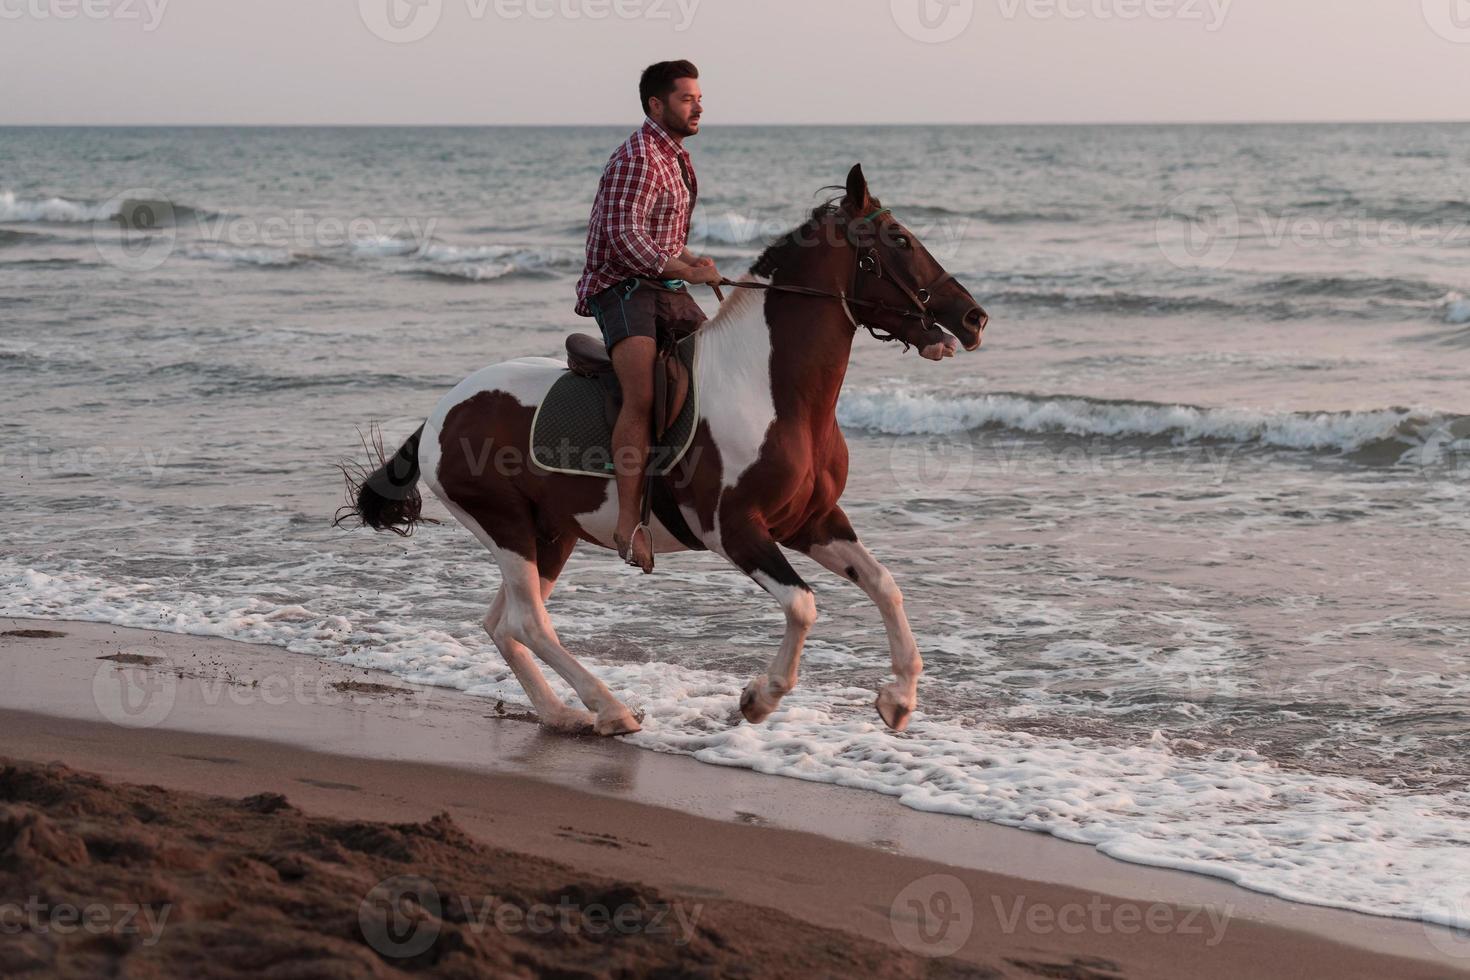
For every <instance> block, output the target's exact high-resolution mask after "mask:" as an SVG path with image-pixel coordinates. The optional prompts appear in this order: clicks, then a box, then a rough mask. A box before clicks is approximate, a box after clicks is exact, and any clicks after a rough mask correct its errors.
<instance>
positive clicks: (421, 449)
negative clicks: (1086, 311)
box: [346, 167, 987, 735]
mask: <svg viewBox="0 0 1470 980" xmlns="http://www.w3.org/2000/svg"><path fill="white" fill-rule="evenodd" d="M736 285H737V287H738V288H736V289H735V291H734V294H733V295H732V296H731V297H730V298H729V299H728V300H726V301H725V302H724V303H722V304H721V306H720V308H719V311H718V312H717V313H716V315H715V316H714V317H713V318H712V319H710V320H709V321H707V322H706V323H705V324H704V326H703V327H701V329H700V334H699V350H698V355H697V358H696V363H695V376H696V378H695V384H696V390H697V392H698V398H699V407H700V420H699V425H698V428H697V430H696V432H695V436H694V442H693V443H692V444H691V446H690V449H689V451H688V452H687V453H686V455H685V456H684V458H683V460H681V461H680V463H679V464H677V466H676V468H675V470H674V471H673V472H672V473H671V474H670V476H669V477H668V478H667V479H666V484H665V486H666V487H667V490H666V492H667V493H668V494H671V497H672V503H673V504H674V505H677V515H678V517H680V518H682V522H680V521H677V520H671V521H669V522H667V523H666V522H663V521H657V520H655V521H654V522H653V524H652V528H653V535H654V544H655V549H656V550H657V551H658V552H661V553H662V552H672V551H684V550H689V549H690V548H691V547H692V548H700V547H703V548H705V549H708V550H710V551H713V552H715V553H716V554H719V555H721V556H723V557H724V558H725V559H727V560H728V561H730V562H731V563H732V564H734V565H735V566H736V567H738V568H739V569H740V570H741V571H743V572H745V573H746V574H747V575H749V576H750V577H751V578H752V579H754V580H755V581H756V583H758V584H759V585H760V586H761V588H763V589H765V590H766V591H767V592H769V593H770V594H771V595H772V596H773V597H775V599H776V601H778V602H779V603H781V607H782V609H783V610H784V611H785V614H786V631H785V635H784V636H783V637H782V640H781V647H780V650H779V651H778V652H777V654H776V656H775V658H774V659H773V660H772V661H771V663H770V666H769V667H768V668H767V670H766V672H765V673H763V674H761V675H759V676H758V677H756V678H755V679H754V680H752V681H751V682H750V683H749V685H747V686H746V688H745V691H744V693H743V694H742V696H741V698H740V710H741V712H742V713H743V714H744V716H745V717H746V719H748V720H749V721H751V722H760V721H763V720H764V719H765V718H766V717H767V716H768V715H770V714H771V712H773V711H774V710H775V709H776V707H777V705H778V704H779V703H780V701H781V698H782V696H784V695H785V694H786V693H787V692H788V691H790V690H791V689H792V688H793V687H794V686H795V685H796V677H797V665H798V662H799V660H800V658H801V650H802V645H803V643H804V642H805V640H806V636H807V634H808V632H810V630H811V629H812V625H813V623H814V622H815V621H816V617H817V610H816V603H815V602H814V600H813V598H812V592H811V589H810V588H809V587H808V586H807V584H806V583H805V582H804V581H802V579H801V576H799V575H798V574H797V573H796V571H795V570H794V569H792V567H791V565H790V564H789V563H788V562H787V560H786V557H785V555H783V554H782V551H781V549H782V547H786V548H791V549H793V550H795V551H800V552H802V553H804V554H806V555H809V556H811V557H812V558H813V559H815V560H816V561H817V562H818V563H819V564H821V565H823V566H824V567H826V568H828V569H830V570H831V571H833V572H835V573H836V574H838V575H841V576H843V577H844V578H847V579H850V580H851V581H853V582H854V583H856V584H857V585H858V586H859V587H860V588H861V589H863V591H864V592H866V593H867V594H868V596H869V597H870V598H871V599H872V600H873V602H874V603H876V604H877V606H878V609H879V611H880V612H881V613H882V616H883V622H884V625H885V628H886V630H887V634H888V645H889V651H890V654H891V656H892V661H893V673H894V680H893V681H891V682H890V683H888V684H885V685H884V686H883V687H882V689H881V690H880V691H879V694H878V699H877V710H878V713H879V715H880V716H881V717H882V719H883V721H884V723H885V724H887V725H888V727H889V728H891V729H894V730H896V731H902V730H903V729H904V727H905V726H906V725H907V724H908V720H909V717H910V715H911V713H912V712H913V710H914V703H915V697H916V690H917V685H918V679H919V672H920V670H921V669H922V667H923V661H922V660H921V659H920V657H919V649H918V646H917V644H916V643H915V642H914V637H913V633H912V632H911V631H910V629H909V624H908V619H907V617H906V616H905V615H904V609H903V597H902V595H901V594H900V592H899V589H898V586H897V585H895V584H894V581H893V577H892V576H891V575H889V573H888V570H887V569H885V568H884V567H883V566H882V565H881V564H879V563H878V561H877V559H875V558H874V557H873V556H872V554H870V553H869V552H868V549H867V548H865V547H863V545H862V544H861V542H859V541H858V536H857V534H856V532H854V531H853V528H852V525H851V524H850V523H849V522H848V519H847V515H846V514H844V513H843V512H842V508H841V507H839V506H838V503H837V501H838V498H840V497H841V496H842V490H843V487H844V485H845V484H846V482H847V444H846V443H845V441H844V440H843V438H842V432H841V430H840V429H839V428H838V426H837V418H836V413H837V396H838V393H839V391H840V390H841V388H842V381H843V377H844V375H845V374H846V371H847V362H848V356H849V354H850V352H851V348H852V341H853V337H854V336H855V335H856V333H857V328H858V326H859V325H861V326H863V327H866V328H868V329H869V330H870V331H879V330H881V331H883V332H885V333H887V334H889V335H890V336H891V338H893V339H898V340H901V341H903V342H904V343H905V345H913V346H915V347H917V348H918V349H919V351H920V352H921V353H922V354H923V355H924V356H925V357H928V358H931V359H933V360H941V359H943V358H944V357H948V356H951V355H953V354H954V352H955V347H956V338H958V340H959V341H960V342H962V343H963V344H964V346H965V348H966V349H967V350H974V349H975V348H977V347H979V346H980V340H981V336H982V332H983V331H984V328H985V324H986V321H987V318H986V315H985V312H984V311H983V310H982V309H981V308H980V307H979V305H977V304H976V302H975V301H974V299H972V298H971V297H970V294H969V293H968V292H966V291H965V289H964V288H963V287H961V286H960V285H959V284H958V283H957V282H955V281H954V279H953V278H951V277H950V276H949V275H948V274H947V273H946V272H945V271H944V270H943V269H942V268H940V266H939V264H938V263H937V262H936V261H935V260H934V258H933V257H932V256H931V255H930V254H929V252H928V251H927V250H926V249H925V248H924V247H923V246H922V245H920V244H919V242H918V241H917V240H916V239H915V238H914V236H913V235H912V234H911V233H910V232H909V231H907V230H906V229H904V228H903V226H902V225H900V224H899V223H898V222H897V221H896V220H895V219H894V218H893V216H892V215H891V214H888V213H887V211H886V209H881V208H880V207H879V205H878V202H877V201H876V200H875V199H873V198H872V197H870V196H869V194H868V187H867V183H866V181H865V180H864V179H863V174H862V170H861V168H860V167H853V168H852V171H851V172H850V173H849V174H848V178H847V185H846V194H845V196H844V197H843V198H842V199H841V201H840V203H836V204H829V205H826V206H824V207H820V208H818V209H816V210H815V211H814V212H813V213H812V217H811V219H810V220H809V221H807V222H806V223H805V224H804V225H802V226H801V227H800V228H798V229H796V230H795V231H793V232H792V233H791V234H789V235H787V236H786V237H785V238H783V239H781V240H779V241H777V242H775V243H774V244H772V245H771V246H770V247H769V248H768V249H767V250H766V251H765V253H764V254H763V255H762V256H761V257H760V259H759V260H757V262H756V263H755V265H753V266H752V267H751V270H750V272H749V273H748V274H747V276H746V277H745V278H744V279H742V280H741V281H740V283H738V284H736ZM859 321H860V322H859ZM940 326H942V327H943V328H944V329H943V330H941V329H940ZM946 330H947V331H949V333H946V332H945V331H946ZM951 334H952V335H953V336H951ZM875 335H876V334H875ZM565 370H566V367H565V365H564V364H563V363H561V362H560V361H556V360H553V359H550V358H540V357H526V358H518V359H516V360H512V361H506V362H504V363H502V364H495V365H491V366H490V367H487V368H484V369H483V370H480V371H477V372H476V373H474V374H472V375H470V376H469V377H468V378H466V379H465V380H464V381H462V382H460V383H459V385H457V386H456V387H455V388H454V390H453V391H451V392H449V394H448V395H446V396H445V397H444V398H443V399H442V400H441V401H440V402H439V404H438V405H437V406H436V407H435V409H434V411H433V412H432V414H430V415H429V417H428V420H427V421H426V422H425V423H424V426H423V428H422V429H420V430H419V432H417V433H415V434H414V436H413V437H411V438H410V439H409V440H408V442H407V443H405V444H404V445H403V447H402V448H400V449H399V450H398V452H397V453H396V454H395V455H394V456H393V457H392V458H391V459H388V460H386V461H385V462H383V465H382V466H381V467H379V468H378V469H377V470H376V471H375V472H374V473H372V474H370V475H366V476H365V478H363V479H362V480H361V481H350V492H351V497H352V502H351V503H350V504H349V506H348V507H347V508H346V510H347V511H348V512H349V513H350V514H354V515H356V516H357V517H359V518H361V519H362V521H363V523H365V524H367V525H369V526H371V527H374V528H378V529H390V530H394V531H397V532H398V533H401V534H403V533H408V531H410V530H412V528H413V525H414V524H415V523H417V522H418V521H419V520H421V518H420V516H419V512H420V505H421V501H420V499H419V496H418V492H417V490H416V489H415V488H414V485H415V484H416V483H417V480H418V478H419V475H420V473H422V476H423V480H424V482H425V483H427V484H428V485H429V486H430V488H432V489H433V491H434V494H435V496H437V497H438V498H439V499H440V500H441V501H442V502H443V503H444V506H445V507H446V508H448V510H449V512H450V513H452V514H453V515H454V516H455V518H457V519H458V520H459V521H460V523H462V524H464V526H465V527H467V528H469V530H470V531H471V532H472V533H473V534H474V535H475V536H476V537H477V538H479V539H480V542H481V543H482V544H484V545H485V547H486V548H488V549H490V552H491V554H492V555H494V557H495V561H496V563H497V564H498V565H499V566H500V571H501V584H500V590H499V592H497V593H496V595H495V598H494V600H493V601H492V602H491V604H490V610H489V612H488V613H486V614H485V619H484V626H485V631H486V632H487V633H489V634H490V637H491V639H492V640H493V641H494V643H495V645H496V647H498V648H499V650H500V652H501V654H502V655H503V656H504V657H505V660H506V663H508V664H509V665H510V667H511V669H512V670H513V671H514V672H515V675H516V677H517V679H519V681H520V683H521V685H522V687H524V688H525V691H526V694H527V695H529V697H530V699H531V702H532V704H533V705H534V706H535V709H536V712H537V714H538V715H539V716H540V718H541V720H542V722H543V723H545V724H547V725H550V726H553V727H555V728H559V729H564V730H573V731H585V730H587V729H589V728H590V729H592V730H594V731H596V732H597V733H598V734H602V735H618V734H623V733H628V732H634V731H637V730H638V728H639V725H638V720H637V718H635V717H634V715H633V713H632V712H631V711H629V710H628V708H627V707H626V706H625V705H624V704H623V703H622V702H621V701H619V700H618V698H617V697H616V696H615V695H614V694H613V693H612V691H610V690H609V689H608V687H607V685H605V684H604V683H603V682H602V681H601V680H599V679H598V678H597V677H596V676H595V675H594V674H592V673H591V672H590V671H588V670H587V669H586V668H585V667H583V666H582V665H581V664H580V663H578V662H577V660H576V659H575V658H574V657H573V656H572V655H571V654H570V653H568V652H567V651H566V649H565V648H564V647H563V646H562V645H561V642H560V641H559V640H558V639H557V635H556V630H555V629H554V628H553V627H552V624H551V619H550V617H549V616H548V615H547V612H546V606H545V602H546V600H547V598H548V597H549V596H550V595H551V590H552V588H553V586H554V585H555V584H556V579H557V576H558V574H560V572H561V570H562V568H563V566H564V565H565V564H566V561H567V558H568V557H569V556H570V555H571V553H572V550H573V549H574V548H575V547H576V546H577V543H578V542H579V541H588V542H591V543H592V544H596V545H599V546H601V547H603V548H612V547H613V527H614V525H615V523H616V520H617V498H616V493H615V491H614V487H613V481H611V480H608V479H604V478H601V477H595V476H574V475H569V474H563V473H552V472H548V471H546V470H543V469H541V468H540V467H538V466H536V465H535V464H534V463H532V462H530V461H529V448H528V447H529V445H530V429H531V422H532V418H533V417H534V415H535V413H536V408H537V406H538V405H539V404H540V402H541V399H542V398H543V397H545V395H546V393H547V391H548V390H549V389H550V388H551V386H552V383H553V382H555V381H556V380H557V378H558V377H560V376H561V375H562V373H563V372H564V371H565ZM668 513H669V511H668V510H665V514H666V515H668ZM668 523H672V524H678V523H682V524H683V525H684V526H683V527H676V528H675V529H673V530H671V529H670V528H669V527H668V526H667V524H668ZM681 539H682V540H681ZM609 567H610V568H611V566H609ZM533 654H534V657H535V658H539V659H540V660H541V661H543V662H544V663H546V664H548V665H549V666H550V667H551V668H552V669H553V670H555V671H556V672H557V673H558V674H560V675H561V676H562V677H563V678H565V679H566V681H567V683H569V684H570V685H571V686H572V687H573V688H574V689H575V690H576V692H577V695H578V697H579V698H580V699H581V701H582V703H583V704H584V705H585V706H586V708H587V709H588V710H587V711H583V710H581V709H578V708H574V707H571V706H569V705H566V704H563V703H562V701H561V700H560V698H558V697H557V696H556V694H555V693H554V692H553V690H552V689H551V687H550V686H549V685H548V684H547V682H546V678H545V677H544V676H543V675H542V673H541V670H540V668H539V667H538V666H537V664H536V662H535V659H533ZM589 712H590V713H589Z"/></svg>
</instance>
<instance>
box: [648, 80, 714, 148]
mask: <svg viewBox="0 0 1470 980" xmlns="http://www.w3.org/2000/svg"><path fill="white" fill-rule="evenodd" d="M699 99H700V93H699V79H697V78H681V79H678V80H677V81H675V82H674V90H673V91H672V92H670V93H669V97H668V99H667V100H662V99H649V100H648V104H649V105H650V106H651V107H652V109H653V111H652V112H650V113H649V115H650V116H652V117H653V120H654V122H656V123H658V124H659V125H660V126H662V127H663V128H664V129H667V130H668V131H669V132H670V133H673V134H674V135H675V136H693V135H694V134H695V133H697V132H699V117H700V115H701V114H703V112H704V107H703V106H702V105H700V102H699Z"/></svg>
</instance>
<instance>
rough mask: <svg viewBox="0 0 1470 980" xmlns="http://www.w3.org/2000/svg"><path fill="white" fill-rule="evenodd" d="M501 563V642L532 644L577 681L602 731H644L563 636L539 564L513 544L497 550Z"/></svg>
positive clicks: (547, 660) (497, 631)
mask: <svg viewBox="0 0 1470 980" xmlns="http://www.w3.org/2000/svg"><path fill="white" fill-rule="evenodd" d="M495 561H496V563H497V564H498V565H499V566H500V574H501V586H500V587H501V590H502V592H503V593H504V595H505V611H504V612H503V613H502V615H501V616H500V620H499V622H497V623H496V624H495V631H494V633H493V634H492V636H493V637H494V639H495V644H496V646H500V645H501V643H502V641H507V642H519V643H523V644H525V645H526V646H528V647H530V648H531V650H532V652H534V653H535V654H536V656H537V657H540V658H541V660H542V661H543V662H544V663H546V664H547V665H548V666H550V667H551V669H552V670H554V671H556V672H557V673H558V674H560V675H561V676H562V677H563V678H564V679H565V680H566V682H567V683H568V684H570V685H572V688H573V689H574V690H575V691H576V692H577V697H579V698H581V699H582V703H583V704H585V705H586V706H587V708H588V709H589V710H590V711H592V712H593V714H595V715H596V716H597V717H596V719H595V721H594V729H595V730H596V732H597V734H599V735H625V734H627V733H629V732H636V731H638V729H639V727H640V726H639V725H638V720H637V719H636V718H634V717H633V713H632V712H631V711H629V710H628V708H627V706H626V705H624V704H623V703H622V702H621V701H619V700H618V699H617V698H616V697H614V696H613V693H612V691H610V690H608V688H607V685H606V684H604V683H602V681H600V680H598V679H597V677H596V675H594V674H593V673H592V672H591V671H589V670H588V669H587V668H586V667H583V666H582V665H581V664H580V663H578V662H577V659H576V658H575V657H573V656H572V655H571V654H570V653H568V652H567V651H566V650H565V649H564V648H563V647H562V645H561V641H560V640H558V639H557V636H556V630H555V629H554V628H553V627H552V625H551V617H550V616H548V615H547V613H546V605H545V603H543V602H542V598H541V582H540V576H539V575H538V574H537V570H536V563H535V562H533V561H530V560H528V559H526V558H523V557H521V556H520V555H519V554H517V553H516V552H514V551H511V550H510V549H508V548H496V549H495ZM517 676H519V675H517ZM528 693H529V692H528Z"/></svg>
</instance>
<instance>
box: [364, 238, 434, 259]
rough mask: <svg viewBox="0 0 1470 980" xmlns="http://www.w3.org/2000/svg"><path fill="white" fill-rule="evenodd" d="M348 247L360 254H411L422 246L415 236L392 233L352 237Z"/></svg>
mask: <svg viewBox="0 0 1470 980" xmlns="http://www.w3.org/2000/svg"><path fill="white" fill-rule="evenodd" d="M348 247H349V248H351V249H352V251H354V252H356V253H358V254H360V255H412V254H413V253H414V252H417V251H418V250H419V249H421V248H423V247H424V244H423V242H421V241H419V240H418V239H416V238H395V237H394V236H392V235H373V236H370V237H367V238H354V239H353V240H352V241H350V242H348Z"/></svg>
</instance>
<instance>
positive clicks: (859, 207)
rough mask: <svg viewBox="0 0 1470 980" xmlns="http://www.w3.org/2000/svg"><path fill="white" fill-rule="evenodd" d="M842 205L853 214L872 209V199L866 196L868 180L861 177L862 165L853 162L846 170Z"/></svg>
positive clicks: (860, 213)
mask: <svg viewBox="0 0 1470 980" xmlns="http://www.w3.org/2000/svg"><path fill="white" fill-rule="evenodd" d="M842 205H843V207H845V208H847V210H848V212H849V213H850V214H853V215H858V216H861V215H864V214H867V213H868V212H869V211H871V210H873V199H872V198H871V197H869V196H868V181H867V179H866V178H865V177H863V165H862V164H861V163H854V164H853V165H852V169H851V170H849V171H848V172H847V196H846V197H844V198H843V199H842Z"/></svg>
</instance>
